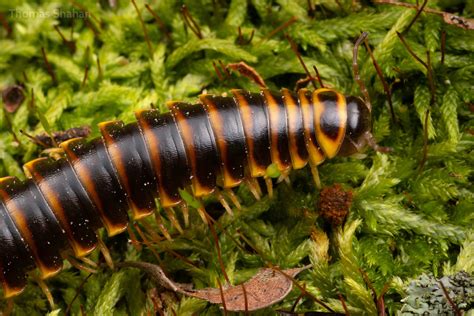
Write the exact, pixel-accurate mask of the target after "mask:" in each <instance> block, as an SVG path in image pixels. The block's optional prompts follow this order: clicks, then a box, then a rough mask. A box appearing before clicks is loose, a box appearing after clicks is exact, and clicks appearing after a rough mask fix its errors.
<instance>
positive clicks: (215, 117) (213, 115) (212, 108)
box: [199, 95, 242, 188]
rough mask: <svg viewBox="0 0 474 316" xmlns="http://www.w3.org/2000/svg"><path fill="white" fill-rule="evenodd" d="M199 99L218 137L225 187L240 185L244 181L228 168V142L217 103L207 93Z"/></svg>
mask: <svg viewBox="0 0 474 316" xmlns="http://www.w3.org/2000/svg"><path fill="white" fill-rule="evenodd" d="M199 99H200V100H201V102H202V103H203V105H204V107H205V109H206V112H207V116H208V117H209V122H210V123H211V127H212V131H213V132H214V136H215V138H216V143H217V147H218V148H219V152H220V153H221V155H220V157H221V160H222V165H221V172H222V178H223V182H224V188H232V187H235V186H238V185H239V184H240V183H242V180H241V179H236V178H234V177H233V176H232V175H231V174H230V173H229V171H228V170H227V168H226V166H228V165H229V164H228V162H227V143H226V141H225V138H224V136H223V134H224V132H223V129H224V123H223V121H222V119H221V117H220V115H219V111H218V110H217V109H216V105H215V104H214V102H212V101H211V100H210V99H209V98H208V97H207V95H200V96H199Z"/></svg>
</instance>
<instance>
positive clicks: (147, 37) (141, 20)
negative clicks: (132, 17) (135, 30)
mask: <svg viewBox="0 0 474 316" xmlns="http://www.w3.org/2000/svg"><path fill="white" fill-rule="evenodd" d="M132 4H133V6H134V7H135V10H136V11H137V15H138V19H139V20H140V24H141V26H142V30H143V35H144V36H145V42H146V44H147V46H148V51H149V52H150V58H153V47H152V46H151V41H150V37H149V36H148V31H147V29H146V26H145V22H143V18H142V14H141V13H140V10H138V6H137V3H136V2H135V0H132Z"/></svg>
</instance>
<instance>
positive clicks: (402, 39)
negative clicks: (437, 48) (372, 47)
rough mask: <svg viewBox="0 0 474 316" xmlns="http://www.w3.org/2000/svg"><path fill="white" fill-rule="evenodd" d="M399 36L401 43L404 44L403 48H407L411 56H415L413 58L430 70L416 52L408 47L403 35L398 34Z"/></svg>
mask: <svg viewBox="0 0 474 316" xmlns="http://www.w3.org/2000/svg"><path fill="white" fill-rule="evenodd" d="M397 35H398V38H400V41H401V42H402V44H403V46H405V48H406V49H407V50H408V52H409V53H410V55H412V56H413V58H415V59H416V60H417V61H418V62H419V63H420V64H422V65H423V66H425V68H426V70H428V65H427V64H426V63H425V62H424V61H423V60H421V58H420V57H418V56H417V55H416V54H415V52H414V51H413V50H412V49H411V47H410V46H408V44H407V42H406V41H405V38H404V37H403V35H402V34H401V33H400V32H397Z"/></svg>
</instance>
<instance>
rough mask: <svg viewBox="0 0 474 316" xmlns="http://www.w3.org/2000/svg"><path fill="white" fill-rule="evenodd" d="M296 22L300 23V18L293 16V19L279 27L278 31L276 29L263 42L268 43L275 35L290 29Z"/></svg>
mask: <svg viewBox="0 0 474 316" xmlns="http://www.w3.org/2000/svg"><path fill="white" fill-rule="evenodd" d="M296 21H298V18H297V17H296V16H292V17H291V19H289V20H288V21H286V22H285V23H283V24H282V25H280V26H278V27H277V28H276V29H274V30H273V31H271V32H270V33H269V34H268V35H267V36H265V37H264V38H263V39H262V41H266V40H268V39H270V38H272V37H273V35H275V34H277V33H278V32H280V31H282V30H284V29H286V28H287V27H289V26H290V25H291V24H293V23H295V22H296Z"/></svg>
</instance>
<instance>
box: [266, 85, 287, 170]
mask: <svg viewBox="0 0 474 316" xmlns="http://www.w3.org/2000/svg"><path fill="white" fill-rule="evenodd" d="M262 93H263V96H264V98H265V101H266V103H267V109H268V114H269V122H270V141H271V142H270V144H271V145H270V154H271V157H272V163H274V164H275V165H276V166H277V168H278V170H279V171H280V172H284V171H287V170H288V169H290V165H289V164H286V163H285V162H284V161H282V159H281V157H280V152H279V150H278V142H279V141H280V140H279V138H278V131H279V129H280V125H279V121H280V116H281V115H282V114H283V113H281V111H280V107H279V106H278V104H277V102H276V101H275V98H274V97H273V96H272V94H271V93H270V91H269V90H268V89H263V90H262Z"/></svg>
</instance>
